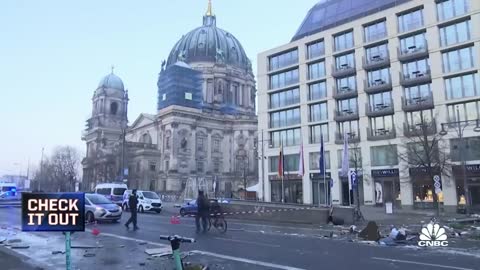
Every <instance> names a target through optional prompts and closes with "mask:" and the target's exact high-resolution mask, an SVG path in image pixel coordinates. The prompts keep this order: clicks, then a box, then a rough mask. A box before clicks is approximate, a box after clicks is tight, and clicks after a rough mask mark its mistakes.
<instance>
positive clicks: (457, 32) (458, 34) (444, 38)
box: [440, 20, 471, 46]
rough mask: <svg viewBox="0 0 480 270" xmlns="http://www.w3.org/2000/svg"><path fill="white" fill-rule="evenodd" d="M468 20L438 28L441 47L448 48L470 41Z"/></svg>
mask: <svg viewBox="0 0 480 270" xmlns="http://www.w3.org/2000/svg"><path fill="white" fill-rule="evenodd" d="M470 29H471V26H470V20H468V21H463V22H459V23H456V24H452V25H448V26H444V27H442V28H440V44H441V46H449V45H453V44H456V43H462V42H465V41H468V40H470Z"/></svg>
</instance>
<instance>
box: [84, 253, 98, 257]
mask: <svg viewBox="0 0 480 270" xmlns="http://www.w3.org/2000/svg"><path fill="white" fill-rule="evenodd" d="M95 256H96V255H95V253H85V254H83V257H87V258H88V257H95Z"/></svg>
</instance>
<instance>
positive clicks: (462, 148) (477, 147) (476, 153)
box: [450, 137, 480, 161]
mask: <svg viewBox="0 0 480 270" xmlns="http://www.w3.org/2000/svg"><path fill="white" fill-rule="evenodd" d="M450 154H451V157H452V160H453V161H462V159H463V160H465V161H469V160H480V137H470V138H463V139H462V140H461V139H458V138H457V139H450Z"/></svg>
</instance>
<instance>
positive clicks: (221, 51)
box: [167, 1, 251, 71]
mask: <svg viewBox="0 0 480 270" xmlns="http://www.w3.org/2000/svg"><path fill="white" fill-rule="evenodd" d="M177 61H182V62H186V63H188V64H191V63H194V62H211V63H217V64H224V65H231V66H235V67H237V68H240V69H244V70H246V71H251V62H250V60H249V59H248V57H247V55H246V53H245V50H244V49H243V47H242V45H241V44H240V42H239V41H238V39H237V38H235V36H233V35H232V34H231V33H229V32H227V31H225V30H223V29H221V28H219V27H217V18H216V16H215V15H214V14H213V11H212V3H211V1H209V3H208V9H207V12H206V13H205V15H204V16H203V25H202V26H200V27H198V28H195V29H194V30H192V31H190V32H188V33H187V34H185V35H184V36H182V38H181V39H180V40H179V41H178V42H177V43H176V44H175V46H174V47H173V49H172V50H171V52H170V55H169V57H168V61H167V66H170V65H173V64H175V63H176V62H177Z"/></svg>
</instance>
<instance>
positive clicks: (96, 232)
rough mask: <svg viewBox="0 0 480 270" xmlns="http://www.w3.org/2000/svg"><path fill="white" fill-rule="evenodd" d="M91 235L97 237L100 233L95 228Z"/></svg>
mask: <svg viewBox="0 0 480 270" xmlns="http://www.w3.org/2000/svg"><path fill="white" fill-rule="evenodd" d="M92 234H93V235H95V236H97V235H99V234H100V231H99V230H98V229H97V228H93V230H92Z"/></svg>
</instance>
